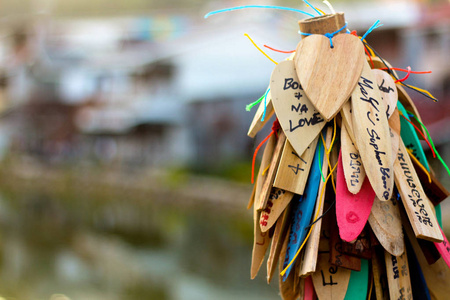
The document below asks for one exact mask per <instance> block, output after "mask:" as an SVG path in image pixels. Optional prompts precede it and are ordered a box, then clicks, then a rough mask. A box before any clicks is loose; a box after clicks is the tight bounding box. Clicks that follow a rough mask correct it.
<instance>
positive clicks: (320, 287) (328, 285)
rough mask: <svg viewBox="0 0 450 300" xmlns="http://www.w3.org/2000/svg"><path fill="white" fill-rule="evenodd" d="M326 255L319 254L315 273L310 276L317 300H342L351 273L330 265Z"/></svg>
mask: <svg viewBox="0 0 450 300" xmlns="http://www.w3.org/2000/svg"><path fill="white" fill-rule="evenodd" d="M329 256H330V255H329V254H328V253H321V254H319V259H318V262H317V271H316V272H315V273H313V274H312V275H311V277H312V281H313V284H314V289H315V291H316V293H317V297H318V298H319V299H333V300H343V299H344V298H345V294H346V293H347V288H348V283H349V281H350V273H351V271H350V270H348V269H345V268H339V267H336V266H333V265H331V264H330V263H329V262H328V261H329Z"/></svg>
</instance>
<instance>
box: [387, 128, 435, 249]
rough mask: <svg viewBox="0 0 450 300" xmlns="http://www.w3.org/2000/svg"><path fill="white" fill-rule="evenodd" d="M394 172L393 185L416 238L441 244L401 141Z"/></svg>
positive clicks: (428, 203) (424, 197)
mask: <svg viewBox="0 0 450 300" xmlns="http://www.w3.org/2000/svg"><path fill="white" fill-rule="evenodd" d="M394 134H395V133H394ZM394 172H395V185H396V186H397V189H398V191H399V193H400V196H401V198H402V202H403V205H404V207H405V210H406V213H407V215H408V219H409V222H410V223H411V226H412V228H413V229H414V233H415V235H416V237H418V238H421V239H425V240H429V241H432V242H442V241H443V237H442V234H441V231H440V230H439V226H438V223H437V220H436V216H435V214H434V212H433V209H432V208H431V205H430V201H429V200H428V198H427V196H426V195H425V192H424V191H423V188H422V184H421V183H420V181H419V178H418V177H417V173H416V171H415V170H414V166H413V164H412V162H411V159H410V157H409V154H408V152H407V150H406V147H405V145H404V144H403V141H402V140H400V148H399V151H398V154H397V160H396V161H395V164H394Z"/></svg>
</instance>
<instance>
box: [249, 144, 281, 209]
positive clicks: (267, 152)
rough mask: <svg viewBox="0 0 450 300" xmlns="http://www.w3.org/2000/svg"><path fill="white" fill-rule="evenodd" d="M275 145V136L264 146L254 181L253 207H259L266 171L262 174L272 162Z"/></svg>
mask: <svg viewBox="0 0 450 300" xmlns="http://www.w3.org/2000/svg"><path fill="white" fill-rule="evenodd" d="M276 143H277V139H276V137H275V135H272V136H271V137H270V138H269V140H268V141H267V143H266V146H265V148H264V152H263V156H262V160H261V165H260V167H259V171H258V177H257V179H256V183H255V186H256V188H255V199H254V200H253V201H254V202H255V205H259V199H260V198H261V192H262V189H263V185H264V181H265V180H266V178H267V171H266V172H264V170H266V169H267V168H268V167H269V166H270V162H271V160H272V155H273V151H274V150H275V145H276Z"/></svg>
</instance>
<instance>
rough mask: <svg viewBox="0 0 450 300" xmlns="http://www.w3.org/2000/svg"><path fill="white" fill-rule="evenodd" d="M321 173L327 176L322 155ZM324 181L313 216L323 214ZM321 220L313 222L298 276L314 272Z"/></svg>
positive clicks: (326, 166)
mask: <svg viewBox="0 0 450 300" xmlns="http://www.w3.org/2000/svg"><path fill="white" fill-rule="evenodd" d="M325 143H326V146H327V149H328V148H329V147H330V144H331V127H329V128H328V129H327V134H326V141H325ZM322 173H323V176H324V177H325V178H326V177H327V176H328V163H327V158H326V156H324V157H323V161H322ZM324 185H325V182H323V180H322V179H321V181H320V185H319V193H318V194H317V200H316V207H315V210H314V213H313V217H315V216H318V217H319V216H321V215H322V214H323V207H324V205H325V203H324V202H325V193H326V188H324ZM322 221H323V219H319V220H318V221H317V222H316V223H315V224H314V227H313V228H312V230H311V235H310V236H309V238H308V241H307V242H306V245H305V248H304V249H305V250H304V255H303V259H302V260H301V265H300V269H299V272H298V276H302V277H305V276H308V275H309V274H311V273H314V272H315V271H316V266H317V257H318V254H319V242H320V236H321V229H322Z"/></svg>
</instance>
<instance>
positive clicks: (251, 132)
mask: <svg viewBox="0 0 450 300" xmlns="http://www.w3.org/2000/svg"><path fill="white" fill-rule="evenodd" d="M264 104H266V105H265V106H266V116H265V117H264V121H261V119H262V116H263V114H264ZM274 112H275V111H274V110H273V105H272V95H271V93H270V91H269V93H267V101H266V103H264V100H263V101H261V103H259V106H258V109H257V110H256V113H255V116H254V117H253V121H252V123H251V124H250V128H249V129H248V133H247V135H248V136H249V137H251V138H254V137H255V136H256V134H257V133H258V132H259V131H260V130H261V129H262V128H263V127H264V125H266V123H267V122H268V121H269V120H270V118H271V117H272V116H273V113H274Z"/></svg>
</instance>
